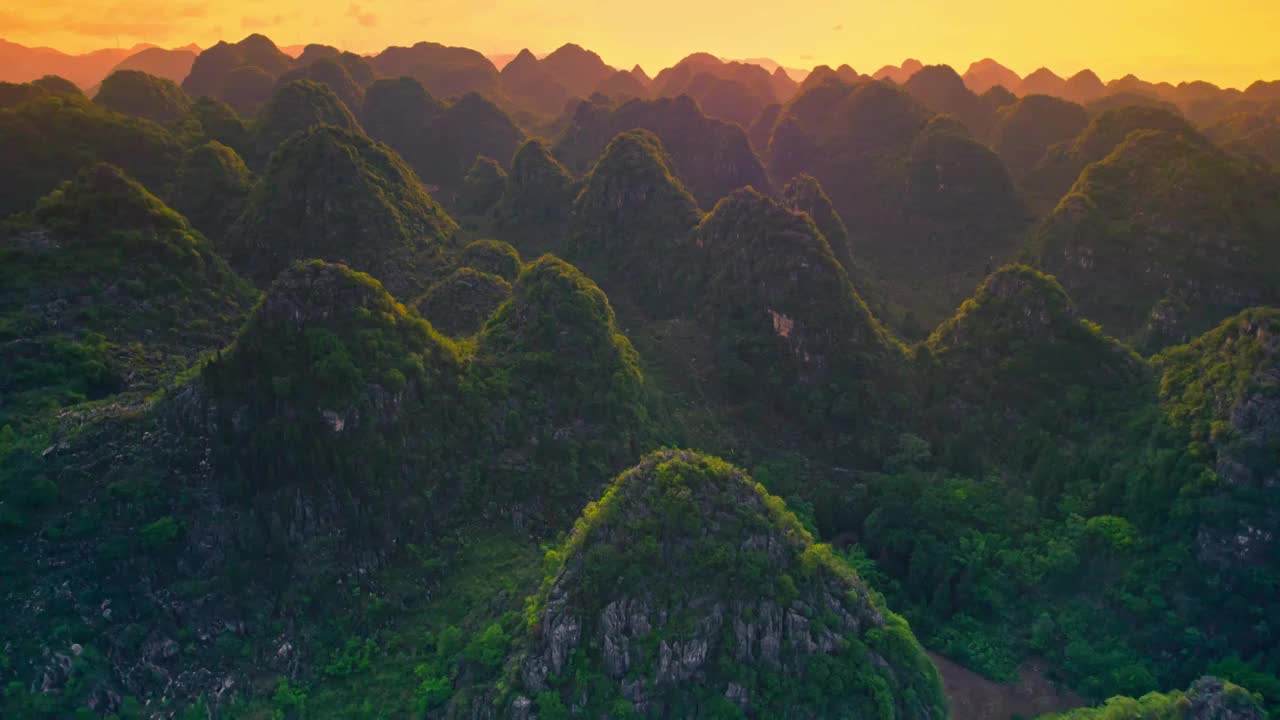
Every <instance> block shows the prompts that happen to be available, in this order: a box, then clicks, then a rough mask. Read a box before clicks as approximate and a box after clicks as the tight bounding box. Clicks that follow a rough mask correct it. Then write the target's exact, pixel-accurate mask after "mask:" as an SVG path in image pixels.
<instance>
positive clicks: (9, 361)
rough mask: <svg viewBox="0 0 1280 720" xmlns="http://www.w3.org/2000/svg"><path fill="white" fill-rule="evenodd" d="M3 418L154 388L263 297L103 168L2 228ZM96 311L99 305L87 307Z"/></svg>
mask: <svg viewBox="0 0 1280 720" xmlns="http://www.w3.org/2000/svg"><path fill="white" fill-rule="evenodd" d="M3 234H4V237H3V239H2V240H0V256H2V257H3V261H2V262H0V279H2V280H3V282H0V288H3V289H2V290H0V328H3V329H2V330H0V348H2V349H0V359H2V360H3V362H4V365H5V367H7V368H10V369H11V370H12V372H6V373H5V378H4V380H3V381H0V408H3V409H0V425H3V424H6V423H8V422H10V421H13V422H18V421H20V420H22V419H24V418H23V415H24V413H32V415H31V416H29V417H27V418H25V419H27V420H31V419H33V418H34V417H35V413H40V412H44V411H46V410H51V409H53V408H56V407H59V406H62V405H67V404H71V403H74V402H78V401H82V400H85V399H96V398H99V397H103V396H105V395H109V394H113V393H116V392H121V391H125V390H130V391H138V390H153V389H155V388H156V387H157V386H158V384H159V383H160V382H161V381H163V380H164V379H166V378H167V377H170V376H172V374H173V373H175V372H176V371H177V370H179V369H181V366H182V364H183V363H184V362H187V363H189V362H191V361H193V360H195V358H196V357H197V356H198V355H199V354H200V353H201V352H204V351H207V350H211V349H213V348H215V347H218V346H220V345H221V344H222V343H224V342H226V340H227V339H228V338H229V337H230V336H231V334H232V333H233V332H234V329H235V327H236V326H237V325H238V323H239V322H240V320H241V318H242V317H243V315H244V314H245V313H246V312H247V311H248V309H249V306H250V305H251V304H252V303H253V301H254V299H255V293H254V292H253V290H252V289H251V288H250V287H249V286H248V285H247V284H246V283H245V282H244V281H243V280H241V279H240V278H238V277H237V276H236V275H235V274H234V273H232V272H231V271H230V269H228V267H227V265H226V263H225V262H223V260H222V259H221V258H220V257H218V255H217V254H216V253H215V252H214V251H213V248H212V246H211V245H210V244H209V242H208V241H207V240H205V239H204V237H202V236H201V235H200V233H198V232H196V231H195V230H194V229H192V227H191V225H189V224H188V223H187V221H186V220H185V219H183V218H182V216H180V215H178V214H177V213H175V212H173V211H172V210H170V209H169V208H168V207H166V206H165V205H164V203H162V202H161V201H160V200H158V199H157V198H156V197H155V196H154V195H151V194H150V193H148V192H147V191H146V190H145V189H144V188H143V187H142V186H141V185H139V184H138V183H136V182H134V181H133V180H131V179H130V178H129V177H127V176H126V175H125V174H124V173H123V172H121V171H120V170H118V169H116V168H114V167H111V166H109V165H98V166H95V167H92V168H88V169H86V170H84V171H82V172H80V173H79V174H78V175H77V176H76V177H75V179H74V180H73V181H71V182H69V183H67V184H65V185H63V186H62V187H61V188H60V189H58V190H57V191H55V192H54V193H52V194H51V195H49V196H47V197H46V198H44V199H43V200H41V201H40V203H39V204H38V205H37V206H36V208H35V209H34V210H33V211H32V212H31V213H30V214H29V215H27V216H25V217H23V218H21V219H20V220H18V221H16V222H11V223H10V224H9V225H8V226H7V227H5V228H4V229H3ZM86 308H92V310H86Z"/></svg>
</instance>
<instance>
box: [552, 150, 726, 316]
mask: <svg viewBox="0 0 1280 720" xmlns="http://www.w3.org/2000/svg"><path fill="white" fill-rule="evenodd" d="M699 219H701V214H700V213H699V211H698V206H697V203H696V202H695V201H694V199H693V197H692V196H691V195H690V194H689V193H688V191H686V190H685V188H684V186H683V185H682V184H681V183H680V181H679V180H677V179H676V178H675V177H674V176H673V175H672V172H671V165H670V159H669V158H668V157H667V154H666V151H665V150H664V149H663V147H662V143H661V141H660V140H658V138H657V136H656V135H654V134H652V133H649V132H646V131H643V130H633V131H630V132H625V133H621V134H619V135H618V136H617V137H615V138H614V139H613V140H612V141H611V142H610V143H609V146H608V147H607V148H605V151H604V154H602V155H601V156H600V160H599V161H598V162H597V163H596V165H595V167H594V168H592V169H591V172H590V173H589V174H588V175H587V177H586V178H585V179H584V181H583V186H582V191H581V192H580V193H579V194H578V196H577V199H576V200H574V201H573V219H572V222H571V223H570V229H569V245H568V247H567V249H566V255H567V257H569V258H570V259H572V260H573V261H574V262H575V263H578V264H579V265H581V266H582V267H583V268H585V269H586V270H587V271H588V272H589V273H590V274H591V276H592V277H595V278H598V279H599V282H600V283H601V284H602V285H603V286H604V287H605V289H606V290H607V291H608V292H609V293H610V294H611V295H612V296H613V297H615V298H617V299H623V298H625V299H626V300H627V301H628V302H629V303H632V304H635V305H637V306H639V307H642V308H644V309H645V310H647V311H648V312H650V313H655V314H663V313H670V312H673V311H677V310H680V309H683V308H684V307H686V306H685V305H684V304H683V299H684V297H685V296H684V294H683V293H682V288H681V275H682V268H681V266H682V264H683V262H682V259H683V258H685V257H687V255H688V248H689V231H690V230H691V229H692V228H693V227H694V226H695V225H696V224H697V223H698V221H699Z"/></svg>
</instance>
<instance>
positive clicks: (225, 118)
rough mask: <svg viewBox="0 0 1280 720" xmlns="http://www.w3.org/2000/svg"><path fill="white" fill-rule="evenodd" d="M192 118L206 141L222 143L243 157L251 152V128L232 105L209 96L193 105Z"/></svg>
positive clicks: (199, 99)
mask: <svg viewBox="0 0 1280 720" xmlns="http://www.w3.org/2000/svg"><path fill="white" fill-rule="evenodd" d="M191 116H192V119H193V120H195V122H196V123H198V124H199V126H200V133H201V135H202V136H203V139H204V140H206V141H216V142H220V143H222V144H223V145H226V146H227V147H229V148H232V149H233V150H235V151H236V152H237V153H240V154H241V156H242V157H243V154H244V153H247V152H249V151H250V149H251V147H250V143H249V128H248V127H247V126H246V124H245V121H244V118H242V117H240V115H239V113H237V112H236V111H235V109H234V108H232V107H231V106H230V105H228V104H226V103H224V102H222V101H221V100H214V99H213V98H211V97H207V96H206V97H202V98H198V99H197V100H196V101H195V102H194V103H192V104H191Z"/></svg>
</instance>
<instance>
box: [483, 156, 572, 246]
mask: <svg viewBox="0 0 1280 720" xmlns="http://www.w3.org/2000/svg"><path fill="white" fill-rule="evenodd" d="M576 194H577V183H575V182H574V179H573V177H572V176H571V175H569V172H568V171H567V170H565V169H564V166H563V165H561V164H560V163H559V161H557V160H556V159H555V158H554V157H552V156H551V151H550V150H548V149H547V146H546V144H545V143H543V142H542V141H541V140H527V141H525V143H524V144H523V145H521V146H520V149H519V150H517V151H516V154H515V157H514V158H513V159H512V161H511V172H509V173H507V177H506V186H505V188H504V189H503V193H502V199H501V200H500V201H499V202H498V208H497V212H496V215H497V225H498V228H499V232H500V233H501V234H502V235H503V236H504V237H506V238H507V239H508V240H510V241H511V242H512V243H513V244H514V245H516V246H518V247H520V248H523V249H524V250H525V252H526V253H528V254H530V255H532V254H534V253H536V252H540V251H544V250H548V249H552V248H554V247H555V246H556V245H558V243H559V242H560V241H561V240H562V238H563V237H564V233H565V226H566V223H567V222H568V220H569V209H570V206H571V204H572V203H573V197H574V195H576Z"/></svg>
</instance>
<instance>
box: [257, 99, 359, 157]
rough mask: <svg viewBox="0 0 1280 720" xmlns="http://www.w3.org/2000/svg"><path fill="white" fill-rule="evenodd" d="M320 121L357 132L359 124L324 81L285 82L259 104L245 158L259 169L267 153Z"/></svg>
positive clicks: (321, 123)
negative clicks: (251, 144) (249, 148)
mask: <svg viewBox="0 0 1280 720" xmlns="http://www.w3.org/2000/svg"><path fill="white" fill-rule="evenodd" d="M320 125H330V126H333V127H336V128H341V129H342V130H346V131H348V132H353V133H360V132H362V131H361V129H360V124H359V123H358V122H356V119H355V116H353V115H352V114H351V111H350V110H348V109H347V106H346V105H344V104H343V103H342V100H341V99H339V98H338V96H337V94H336V93H334V92H333V90H332V89H330V88H329V86H327V85H322V84H320V83H318V82H315V81H313V80H294V81H292V82H288V83H285V84H283V85H281V86H280V87H279V88H277V89H276V91H275V92H273V93H272V94H271V99H269V100H267V102H266V104H265V105H263V106H262V111H261V112H260V113H259V115H258V120H257V122H256V123H254V126H253V139H252V143H253V151H252V152H251V153H250V156H249V162H251V163H252V164H253V167H254V168H257V169H261V168H264V167H265V166H266V164H267V160H269V159H270V157H271V153H273V152H275V151H276V148H278V147H280V145H281V144H283V143H284V142H285V141H286V140H288V139H289V138H291V137H293V136H294V135H296V134H298V133H300V132H302V131H304V130H308V129H310V128H313V127H317V126H320Z"/></svg>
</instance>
